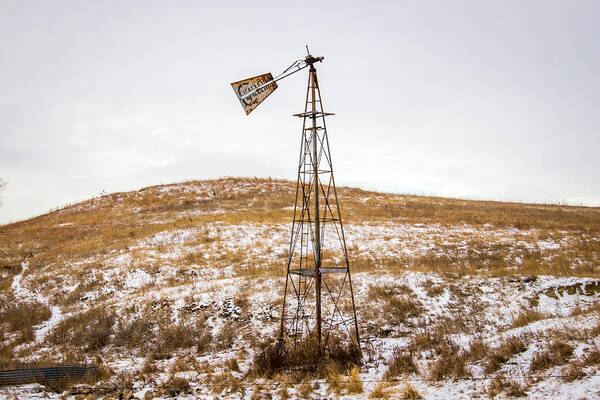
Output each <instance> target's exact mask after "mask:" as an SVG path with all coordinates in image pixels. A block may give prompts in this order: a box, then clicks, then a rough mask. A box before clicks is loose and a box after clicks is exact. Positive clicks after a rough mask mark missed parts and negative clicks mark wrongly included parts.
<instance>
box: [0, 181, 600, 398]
mask: <svg viewBox="0 0 600 400" xmlns="http://www.w3.org/2000/svg"><path fill="white" fill-rule="evenodd" d="M338 195H339V199H340V204H341V208H342V216H343V218H344V224H345V229H346V236H347V242H348V246H349V256H350V262H351V271H352V274H353V275H352V279H353V283H354V286H355V297H356V301H357V307H358V320H359V325H360V331H361V335H362V337H363V338H365V343H364V356H363V365H362V367H361V370H360V371H357V370H355V371H354V372H352V373H351V374H350V376H346V374H347V372H348V371H345V370H343V369H340V368H337V367H335V366H330V367H331V368H329V369H327V371H326V372H324V373H325V375H324V376H298V374H294V373H289V374H283V375H282V374H280V375H276V376H271V377H266V376H257V375H256V374H254V373H253V368H252V363H253V362H252V360H253V356H254V354H255V353H256V351H257V350H258V349H259V348H260V346H261V343H262V342H263V341H264V340H271V339H272V338H274V337H275V333H276V331H277V326H278V325H277V320H278V318H279V311H278V309H279V308H280V306H281V302H282V298H281V296H282V294H283V289H282V287H283V279H284V278H285V265H286V264H285V262H286V251H287V247H288V243H287V242H288V240H289V234H290V229H291V219H292V213H293V207H292V206H293V203H294V198H295V183H294V182H289V181H280V180H271V179H250V178H227V179H219V180H212V181H193V182H185V183H179V184H172V185H161V186H153V187H148V188H144V189H141V190H138V191H133V192H127V193H115V194H111V195H106V196H101V197H97V198H93V199H90V200H88V201H85V202H82V203H79V204H75V205H72V206H68V207H65V208H62V209H60V210H57V211H55V212H51V213H48V214H46V215H42V216H40V217H37V218H33V219H30V220H27V221H22V222H18V223H14V224H10V225H4V226H0V240H1V241H0V297H1V299H0V322H1V324H0V368H4V369H8V368H11V367H13V366H15V365H16V364H18V363H32V362H35V363H39V364H52V363H55V362H93V363H97V364H99V365H101V366H102V370H103V371H105V374H104V375H103V376H102V377H101V379H100V380H99V381H98V382H96V383H95V385H94V389H93V390H94V391H93V393H94V395H96V396H104V395H106V394H113V395H114V394H115V393H116V391H117V390H118V388H119V385H120V379H121V377H123V378H124V380H125V386H128V387H131V389H132V390H133V392H134V393H135V394H136V395H138V397H139V396H143V394H144V393H145V392H147V391H151V392H153V393H154V395H156V396H163V397H169V396H171V395H173V394H176V393H179V394H180V396H184V397H185V396H188V397H189V398H196V397H211V396H214V397H215V398H261V396H263V397H265V398H266V397H268V396H272V395H276V396H279V398H285V396H286V395H287V396H289V397H292V398H295V397H297V398H307V397H309V396H313V397H314V398H322V397H327V396H333V397H336V398H338V397H340V398H362V397H367V396H369V395H371V396H378V395H379V396H382V397H385V396H386V395H387V396H390V395H391V396H398V397H401V396H402V395H403V393H405V394H406V393H409V392H410V390H415V391H417V392H418V393H420V394H421V395H422V396H424V397H425V398H427V399H430V398H431V399H435V398H440V399H442V398H456V397H479V396H484V397H486V396H489V397H493V396H496V395H498V396H500V397H506V396H512V395H518V394H525V393H526V394H528V395H529V396H531V397H534V398H535V397H540V398H544V397H547V396H550V395H552V396H553V397H557V398H578V397H581V396H585V395H589V394H590V393H599V392H600V378H599V377H598V376H597V375H598V370H599V368H600V348H599V347H598V344H600V342H599V341H598V340H599V339H600V338H599V334H600V320H599V317H600V316H599V315H598V313H599V311H600V309H599V308H598V304H599V303H598V296H599V295H598V293H599V291H600V209H598V208H587V207H571V206H563V205H539V204H520V203H501V202H483V201H467V200H456V199H446V198H434V197H419V196H410V195H397V194H387V193H377V192H368V191H364V190H360V189H355V188H347V187H342V188H339V190H338ZM373 310H377V311H378V312H373ZM336 368H337V369H340V370H336ZM358 378H360V379H358ZM395 379H397V381H394V380H395ZM353 380H354V381H356V380H360V381H364V382H362V384H361V383H357V382H354V384H353V382H351V381H353ZM40 390H42V388H40V387H37V386H35V385H34V386H33V387H31V386H27V387H19V388H0V396H2V395H11V394H13V393H16V394H23V393H27V395H28V396H29V397H35V396H38V395H39V396H40V398H41V397H42V394H40V393H38V392H39V391H40ZM351 392H354V393H351ZM45 395H48V396H54V397H56V398H57V396H58V394H55V393H46V394H45Z"/></svg>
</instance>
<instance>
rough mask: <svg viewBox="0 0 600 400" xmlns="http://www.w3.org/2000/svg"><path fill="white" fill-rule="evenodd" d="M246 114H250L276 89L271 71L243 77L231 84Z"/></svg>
mask: <svg viewBox="0 0 600 400" xmlns="http://www.w3.org/2000/svg"><path fill="white" fill-rule="evenodd" d="M231 87H232V88H233V91H234V92H235V94H236V95H237V97H238V99H239V101H240V103H242V107H244V111H246V115H248V114H250V113H251V112H252V110H254V109H255V108H256V107H258V105H259V104H260V103H262V102H263V100H264V99H266V98H267V97H268V96H269V95H270V94H271V93H273V92H274V91H275V89H277V83H276V82H275V81H274V80H273V75H271V73H270V72H269V73H267V74H262V75H258V76H254V77H252V78H248V79H243V80H241V81H237V82H233V83H232V84H231Z"/></svg>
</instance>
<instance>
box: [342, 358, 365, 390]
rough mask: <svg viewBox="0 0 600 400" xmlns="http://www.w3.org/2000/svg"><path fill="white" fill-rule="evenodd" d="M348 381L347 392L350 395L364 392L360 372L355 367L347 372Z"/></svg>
mask: <svg viewBox="0 0 600 400" xmlns="http://www.w3.org/2000/svg"><path fill="white" fill-rule="evenodd" d="M347 375H348V379H347V380H346V382H347V385H346V390H348V393H349V394H357V393H362V392H363V391H364V387H363V383H362V381H361V379H360V370H359V369H358V367H357V366H356V365H355V366H353V367H352V368H350V369H349V370H348V372H347Z"/></svg>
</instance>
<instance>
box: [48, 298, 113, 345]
mask: <svg viewBox="0 0 600 400" xmlns="http://www.w3.org/2000/svg"><path fill="white" fill-rule="evenodd" d="M114 322H115V315H114V314H112V313H109V312H108V311H106V310H105V309H104V308H98V307H97V308H92V309H90V310H88V311H85V312H83V313H80V314H76V315H73V316H71V317H68V318H65V319H63V320H62V321H61V322H60V323H59V324H58V325H57V326H56V328H54V330H53V331H52V333H51V334H50V335H49V336H48V337H47V338H46V340H47V341H48V342H50V343H51V344H55V345H65V344H70V345H72V346H76V347H80V348H81V349H82V350H84V351H95V350H99V349H101V348H103V347H104V346H106V345H107V344H108V341H109V338H110V335H111V334H112V332H113V325H114Z"/></svg>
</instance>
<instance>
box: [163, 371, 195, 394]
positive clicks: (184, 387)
mask: <svg viewBox="0 0 600 400" xmlns="http://www.w3.org/2000/svg"><path fill="white" fill-rule="evenodd" d="M161 389H162V391H163V393H164V394H166V395H168V396H170V397H178V396H179V395H180V394H187V393H190V390H191V388H190V384H189V382H188V381H187V379H185V378H181V377H176V376H173V375H171V376H170V377H169V379H168V380H167V381H166V382H165V383H163V384H162V386H161Z"/></svg>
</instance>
